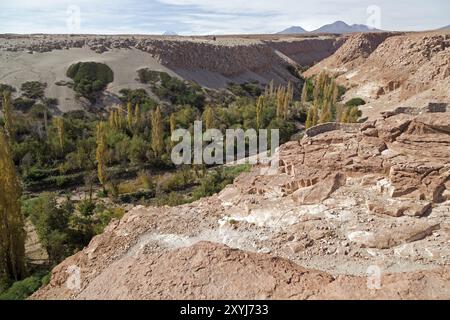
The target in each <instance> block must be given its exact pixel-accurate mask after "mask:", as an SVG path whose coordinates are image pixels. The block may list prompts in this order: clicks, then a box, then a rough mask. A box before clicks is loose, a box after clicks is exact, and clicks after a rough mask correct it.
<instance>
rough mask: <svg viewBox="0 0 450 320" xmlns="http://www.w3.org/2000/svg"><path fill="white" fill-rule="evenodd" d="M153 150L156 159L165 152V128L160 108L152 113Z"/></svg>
mask: <svg viewBox="0 0 450 320" xmlns="http://www.w3.org/2000/svg"><path fill="white" fill-rule="evenodd" d="M151 120H152V144H151V147H152V150H153V152H154V153H155V156H156V157H160V156H161V155H162V153H163V150H164V127H163V123H162V114H161V109H160V107H159V106H158V107H157V108H156V110H155V111H153V112H152V119H151Z"/></svg>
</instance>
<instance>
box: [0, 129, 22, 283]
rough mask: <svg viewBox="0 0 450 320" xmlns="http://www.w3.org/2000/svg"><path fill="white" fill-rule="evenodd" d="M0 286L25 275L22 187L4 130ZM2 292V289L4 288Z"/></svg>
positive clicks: (0, 162) (0, 165) (0, 147)
mask: <svg viewBox="0 0 450 320" xmlns="http://www.w3.org/2000/svg"><path fill="white" fill-rule="evenodd" d="M0 172H1V174H0V220H1V223H0V287H1V285H7V284H8V283H10V282H11V281H17V280H20V279H21V278H23V277H24V276H25V236H26V235H25V231H24V219H23V216H22V212H21V204H20V196H21V188H20V183H19V180H18V177H17V175H16V171H15V168H14V163H13V160H12V156H11V150H10V146H9V141H8V138H7V137H6V136H5V134H4V133H3V132H2V130H0ZM0 289H2V288H0Z"/></svg>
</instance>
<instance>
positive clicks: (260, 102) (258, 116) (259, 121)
mask: <svg viewBox="0 0 450 320" xmlns="http://www.w3.org/2000/svg"><path fill="white" fill-rule="evenodd" d="M263 112H264V96H260V97H259V98H258V101H257V103H256V126H257V129H261V128H262V115H263Z"/></svg>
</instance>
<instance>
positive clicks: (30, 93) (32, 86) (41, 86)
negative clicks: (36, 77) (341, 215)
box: [20, 81, 47, 100]
mask: <svg viewBox="0 0 450 320" xmlns="http://www.w3.org/2000/svg"><path fill="white" fill-rule="evenodd" d="M45 88H47V83H43V82H39V81H28V82H25V83H23V84H22V86H21V87H20V90H21V91H22V92H23V95H24V96H25V97H27V98H29V99H33V100H35V99H42V98H44V96H45Z"/></svg>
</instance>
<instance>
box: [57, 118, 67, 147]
mask: <svg viewBox="0 0 450 320" xmlns="http://www.w3.org/2000/svg"><path fill="white" fill-rule="evenodd" d="M54 123H55V127H56V130H57V131H58V142H59V148H60V149H61V152H64V140H65V130H64V119H63V118H62V117H57V118H54Z"/></svg>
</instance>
